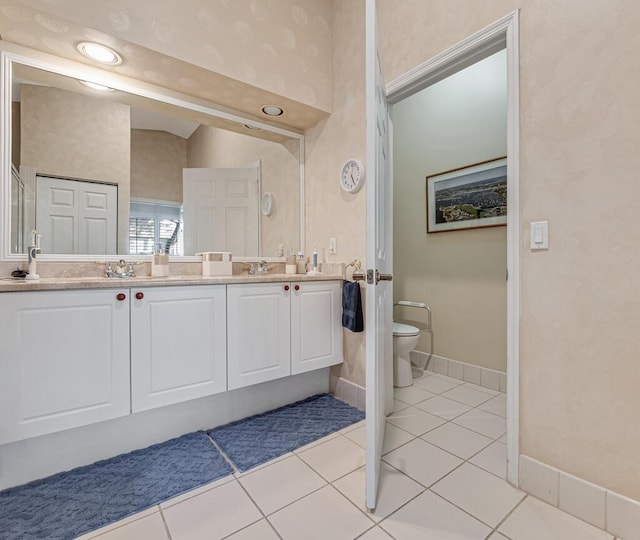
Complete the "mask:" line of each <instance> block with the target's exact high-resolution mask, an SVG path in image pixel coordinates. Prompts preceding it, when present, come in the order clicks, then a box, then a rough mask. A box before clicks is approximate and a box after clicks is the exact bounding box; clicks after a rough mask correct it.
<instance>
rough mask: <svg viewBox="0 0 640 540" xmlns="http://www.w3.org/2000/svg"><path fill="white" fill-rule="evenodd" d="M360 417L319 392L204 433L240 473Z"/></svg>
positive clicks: (354, 409) (359, 412) (360, 414)
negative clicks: (209, 436)
mask: <svg viewBox="0 0 640 540" xmlns="http://www.w3.org/2000/svg"><path fill="white" fill-rule="evenodd" d="M363 419H364V412H362V411H359V410H358V409H356V408H355V407H351V405H347V404H346V403H344V402H342V401H340V400H338V399H336V398H334V397H333V396H331V395H329V394H319V395H317V396H313V397H310V398H307V399H304V400H302V401H298V402H296V403H292V404H291V405H285V406H284V407H280V408H279V409H274V410H273V411H269V412H266V413H263V414H259V415H256V416H251V417H249V418H244V419H243V420H238V421H237V422H233V423H231V424H227V425H226V426H221V427H218V428H215V429H212V430H210V431H209V432H208V433H209V435H211V438H212V439H213V440H214V441H215V442H216V443H217V444H218V446H219V447H220V448H221V449H222V451H223V452H225V453H226V454H227V456H228V457H229V459H230V460H231V461H232V462H233V463H234V464H235V466H236V467H237V468H238V469H239V470H240V471H241V472H244V471H246V470H248V469H250V468H252V467H255V466H256V465H259V464H261V463H265V462H267V461H269V460H271V459H273V458H276V457H278V456H281V455H283V454H286V453H287V452H291V451H292V450H295V449H296V448H300V447H301V446H304V445H305V444H309V443H310V442H313V441H315V440H317V439H320V438H321V437H324V436H325V435H329V434H330V433H333V432H334V431H338V430H340V429H343V428H345V427H347V426H350V425H351V424H354V423H355V422H359V421H360V420H363Z"/></svg>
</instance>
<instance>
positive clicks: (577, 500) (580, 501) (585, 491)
mask: <svg viewBox="0 0 640 540" xmlns="http://www.w3.org/2000/svg"><path fill="white" fill-rule="evenodd" d="M606 498H607V490H606V489H604V488H603V487H600V486H596V485H594V484H591V483H589V482H586V481H584V480H582V479H580V478H576V477H575V476H571V475H570V474H565V473H564V472H560V474H559V475H558V507H559V508H560V509H561V510H564V511H565V512H569V514H571V515H572V516H576V517H577V518H580V519H582V520H584V521H586V522H587V523H591V525H594V526H596V527H598V528H599V529H604V528H605V514H606ZM609 530H610V531H611V532H613V530H612V529H611V528H610V529H609ZM622 536H624V535H622ZM638 538H640V530H639V531H638ZM629 540H631V539H629Z"/></svg>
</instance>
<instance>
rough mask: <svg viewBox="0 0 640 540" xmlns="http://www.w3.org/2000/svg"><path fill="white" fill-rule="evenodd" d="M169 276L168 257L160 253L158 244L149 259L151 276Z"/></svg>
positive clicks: (160, 249)
mask: <svg viewBox="0 0 640 540" xmlns="http://www.w3.org/2000/svg"><path fill="white" fill-rule="evenodd" d="M168 275H169V255H167V254H166V253H164V252H163V251H162V248H161V246H160V244H158V249H156V251H155V253H154V254H153V259H151V276H152V277H167V276H168Z"/></svg>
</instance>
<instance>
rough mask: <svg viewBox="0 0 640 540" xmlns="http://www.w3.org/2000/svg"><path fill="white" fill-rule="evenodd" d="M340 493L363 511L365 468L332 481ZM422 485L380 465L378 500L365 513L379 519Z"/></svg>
mask: <svg viewBox="0 0 640 540" xmlns="http://www.w3.org/2000/svg"><path fill="white" fill-rule="evenodd" d="M333 486H334V487H335V488H337V489H338V490H339V491H340V492H342V494H343V495H344V496H345V497H347V498H348V499H349V500H350V501H351V502H352V503H353V504H355V505H356V506H357V507H358V508H360V510H362V511H363V512H367V508H366V505H365V468H364V467H362V468H361V469H358V470H357V471H354V472H352V473H351V474H349V475H347V476H345V477H343V478H340V480H338V481H337V482H334V483H333ZM423 491H424V487H423V486H421V485H420V484H418V483H417V482H414V481H413V480H412V479H411V478H409V477H408V476H406V475H405V474H403V473H401V472H400V471H398V470H397V469H394V468H393V467H391V466H390V465H387V464H386V463H384V462H383V463H382V464H381V466H380V482H379V484H378V501H377V503H376V509H375V511H373V512H370V513H368V514H367V515H368V516H369V517H370V518H371V519H373V520H374V521H380V520H381V519H383V518H385V517H387V516H388V515H389V514H391V512H395V511H396V510H397V509H398V508H400V507H401V506H402V505H403V504H405V503H407V502H408V501H410V500H411V499H413V498H414V497H415V496H416V495H418V494H420V493H422V492H423Z"/></svg>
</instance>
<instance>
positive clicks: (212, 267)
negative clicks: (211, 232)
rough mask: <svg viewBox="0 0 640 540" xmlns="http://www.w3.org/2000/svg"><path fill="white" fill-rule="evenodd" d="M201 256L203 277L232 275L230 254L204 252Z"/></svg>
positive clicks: (227, 252)
mask: <svg viewBox="0 0 640 540" xmlns="http://www.w3.org/2000/svg"><path fill="white" fill-rule="evenodd" d="M196 255H202V275H203V276H230V275H231V274H232V262H231V252H229V251H205V252H203V253H196Z"/></svg>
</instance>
